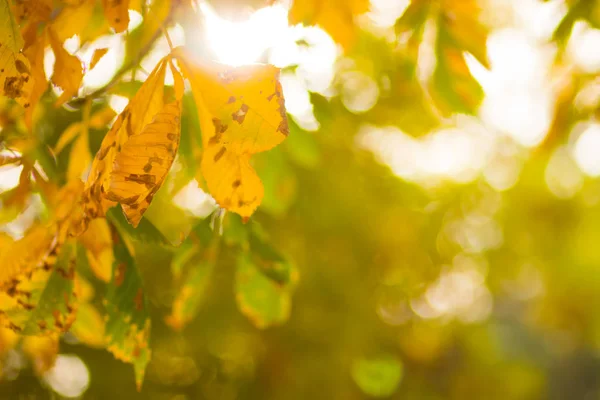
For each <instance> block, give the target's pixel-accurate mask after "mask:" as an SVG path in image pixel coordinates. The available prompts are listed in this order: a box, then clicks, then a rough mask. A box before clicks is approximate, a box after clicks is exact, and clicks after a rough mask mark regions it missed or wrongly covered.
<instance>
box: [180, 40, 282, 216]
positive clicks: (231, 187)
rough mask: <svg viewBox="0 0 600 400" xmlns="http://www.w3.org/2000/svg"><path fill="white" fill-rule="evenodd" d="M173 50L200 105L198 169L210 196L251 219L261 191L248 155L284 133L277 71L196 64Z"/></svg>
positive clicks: (275, 142)
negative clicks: (200, 137)
mask: <svg viewBox="0 0 600 400" xmlns="http://www.w3.org/2000/svg"><path fill="white" fill-rule="evenodd" d="M175 54H176V56H177V57H178V58H179V60H180V62H181V63H182V68H183V70H184V73H185V75H186V77H187V78H188V80H189V81H190V83H191V86H192V91H193V93H194V99H195V101H196V106H197V108H198V116H199V118H200V128H201V130H202V142H203V155H202V161H201V171H202V174H203V177H204V179H205V181H206V184H207V186H208V189H209V191H210V194H211V195H212V196H213V197H214V198H215V200H216V201H217V203H219V205H220V206H221V207H223V208H226V209H228V210H230V211H233V212H235V213H238V214H240V215H241V216H243V217H249V216H250V215H252V213H253V212H254V210H256V208H257V207H258V205H259V204H260V202H261V200H262V198H263V194H264V188H263V185H262V183H261V181H260V178H259V177H258V175H257V174H256V172H255V171H254V169H253V168H252V166H251V165H250V157H251V156H252V154H256V153H259V152H263V151H266V150H269V149H271V148H272V147H274V146H276V145H278V144H279V143H281V142H282V141H283V140H284V139H285V137H286V136H287V135H288V124H287V117H286V112H285V105H284V99H283V94H282V92H281V85H280V83H279V69H278V68H276V67H274V66H271V65H248V66H244V67H238V68H231V67H228V66H225V65H221V64H216V63H208V62H202V63H198V62H195V61H193V60H192V59H191V58H190V57H189V56H188V55H187V54H186V53H184V52H183V51H182V50H180V49H177V50H176V53H175Z"/></svg>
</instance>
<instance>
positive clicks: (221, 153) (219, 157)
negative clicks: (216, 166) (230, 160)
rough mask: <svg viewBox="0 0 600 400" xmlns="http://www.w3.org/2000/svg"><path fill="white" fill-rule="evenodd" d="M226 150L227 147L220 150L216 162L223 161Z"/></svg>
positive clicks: (216, 155) (215, 158)
mask: <svg viewBox="0 0 600 400" xmlns="http://www.w3.org/2000/svg"><path fill="white" fill-rule="evenodd" d="M226 150H227V149H226V148H225V147H221V150H219V152H218V153H217V154H215V157H214V161H215V162H217V161H219V160H220V159H221V157H223V154H225V151H226Z"/></svg>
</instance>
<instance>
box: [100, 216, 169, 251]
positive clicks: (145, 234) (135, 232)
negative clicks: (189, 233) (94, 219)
mask: <svg viewBox="0 0 600 400" xmlns="http://www.w3.org/2000/svg"><path fill="white" fill-rule="evenodd" d="M106 218H107V219H108V220H109V221H111V222H112V223H113V224H115V225H116V226H117V227H118V228H119V229H121V231H122V232H123V234H125V235H127V236H128V237H130V238H131V239H135V240H137V241H140V242H144V243H148V244H161V245H168V244H169V241H168V240H167V238H166V237H165V236H164V235H163V234H162V233H161V232H160V231H159V230H158V229H156V227H155V226H154V225H153V224H152V222H150V221H148V220H147V219H145V218H142V220H141V221H140V223H139V225H138V226H137V228H134V227H133V226H131V225H130V224H129V223H128V222H127V220H126V219H125V216H124V215H123V213H122V212H121V210H117V209H116V208H113V209H110V210H108V212H107V213H106Z"/></svg>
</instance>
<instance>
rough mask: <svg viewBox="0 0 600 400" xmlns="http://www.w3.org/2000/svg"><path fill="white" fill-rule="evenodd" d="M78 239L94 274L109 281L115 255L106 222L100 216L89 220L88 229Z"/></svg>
mask: <svg viewBox="0 0 600 400" xmlns="http://www.w3.org/2000/svg"><path fill="white" fill-rule="evenodd" d="M78 239H79V242H80V243H81V244H83V245H84V246H85V248H86V255H87V258H88V261H89V263H90V268H91V269H92V272H93V273H94V275H96V277H97V278H98V279H100V280H103V281H104V282H110V279H111V277H112V267H113V261H114V259H115V256H114V254H113V248H112V245H113V242H112V237H111V233H110V228H109V226H108V222H107V221H106V220H105V219H102V218H98V219H95V220H93V221H91V222H90V224H89V226H88V229H87V230H86V231H85V232H84V233H83V234H82V235H81V236H79V238H78Z"/></svg>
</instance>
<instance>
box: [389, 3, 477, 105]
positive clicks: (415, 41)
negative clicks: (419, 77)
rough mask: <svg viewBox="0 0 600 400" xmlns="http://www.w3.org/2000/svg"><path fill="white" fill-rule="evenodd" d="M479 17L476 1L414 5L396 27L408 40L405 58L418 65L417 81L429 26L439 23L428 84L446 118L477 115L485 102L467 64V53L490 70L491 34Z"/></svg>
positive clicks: (397, 31)
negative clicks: (487, 44)
mask: <svg viewBox="0 0 600 400" xmlns="http://www.w3.org/2000/svg"><path fill="white" fill-rule="evenodd" d="M479 13H480V10H479V6H478V4H477V2H476V1H475V0H465V1H453V0H444V1H441V2H440V3H439V4H437V3H436V4H435V5H434V4H433V3H431V2H427V1H412V2H411V4H410V5H409V6H408V8H407V9H406V11H405V12H404V14H403V15H402V17H401V18H400V19H399V20H398V22H397V23H396V33H397V34H398V35H399V37H400V38H405V39H404V41H405V43H406V45H405V46H404V48H403V51H404V54H405V56H407V57H408V58H410V59H411V60H412V61H413V62H414V65H415V68H414V69H413V79H416V75H414V74H416V68H417V61H418V60H419V52H420V49H421V42H422V40H423V38H424V31H425V28H426V24H427V22H428V21H432V22H434V23H435V29H436V36H435V39H434V40H435V43H434V49H435V55H436V65H435V69H434V71H433V76H432V77H431V80H430V81H429V82H428V84H429V88H430V92H431V97H432V98H433V100H434V101H435V102H436V105H437V106H438V108H439V109H440V110H441V111H442V112H443V113H444V114H450V113H451V112H461V113H466V114H474V113H475V112H476V111H477V108H478V106H479V104H480V102H481V100H482V98H483V91H482V89H481V87H480V85H479V83H478V82H477V81H476V80H475V78H474V77H473V76H472V74H471V71H470V70H469V68H468V66H467V63H466V60H465V53H470V54H471V55H472V56H474V57H475V58H476V59H477V61H478V62H480V63H481V64H482V65H483V66H484V67H487V68H489V61H488V59H487V52H486V41H487V37H488V30H487V28H486V27H484V25H482V24H481V22H480V21H479ZM406 36H408V38H406Z"/></svg>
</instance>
